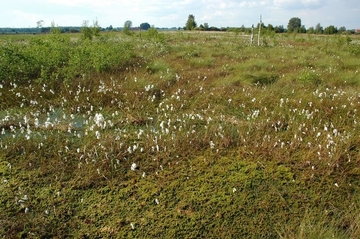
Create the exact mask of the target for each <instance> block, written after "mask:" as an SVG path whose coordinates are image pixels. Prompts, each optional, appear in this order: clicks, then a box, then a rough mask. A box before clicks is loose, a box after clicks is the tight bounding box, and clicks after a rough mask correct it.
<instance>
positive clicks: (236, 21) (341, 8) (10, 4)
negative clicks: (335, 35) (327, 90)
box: [0, 0, 360, 29]
mask: <svg viewBox="0 0 360 239" xmlns="http://www.w3.org/2000/svg"><path fill="white" fill-rule="evenodd" d="M189 14H193V15H194V16H195V21H196V22H197V23H198V25H200V24H204V23H208V24H209V26H216V27H227V26H230V27H236V26H238V27H240V26H241V25H245V26H246V27H249V26H251V24H256V23H257V22H258V20H259V16H260V15H262V18H263V22H264V23H265V24H266V25H267V24H269V23H270V24H272V25H274V26H277V25H283V26H284V27H286V26H287V24H288V22H289V19H290V18H292V17H299V18H300V19H301V20H302V24H303V25H305V27H306V28H309V27H311V26H314V27H315V26H316V24H317V23H320V24H321V26H323V27H327V26H329V25H334V26H336V27H342V26H345V27H346V28H347V29H357V28H360V0H249V1H243V0H238V1H235V0H228V1H226V0H225V1H224V0H208V1H205V0H158V1H151V0H126V1H123V0H4V1H2V3H1V8H0V27H36V22H37V21H39V20H43V21H44V26H50V25H51V22H52V21H54V22H55V23H56V25H58V26H81V25H82V23H83V21H84V20H88V21H89V23H90V25H91V24H92V22H93V20H95V19H97V20H98V22H99V24H100V26H102V27H108V26H110V25H112V26H113V27H122V26H123V25H124V22H125V21H126V20H130V21H132V23H133V26H139V25H140V24H141V23H143V22H148V23H149V24H150V25H154V26H155V27H183V26H184V25H185V23H186V20H187V18H188V16H189Z"/></svg>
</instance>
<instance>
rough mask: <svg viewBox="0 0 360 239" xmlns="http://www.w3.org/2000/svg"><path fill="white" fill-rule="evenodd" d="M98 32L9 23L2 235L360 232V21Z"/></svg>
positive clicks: (1, 60) (1, 67)
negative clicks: (350, 26) (294, 28)
mask: <svg viewBox="0 0 360 239" xmlns="http://www.w3.org/2000/svg"><path fill="white" fill-rule="evenodd" d="M84 34H85V33H77V34H61V33H60V32H57V31H53V34H41V35H2V36H0V98H1V101H0V148H1V149H0V235H1V236H2V237H4V238H359V237H360V184H359V176H360V137H359V132H360V72H359V70H360V60H359V59H360V36H359V35H345V34H344V35H340V34H339V35H332V36H329V35H315V34H297V33H283V34H275V33H274V32H263V33H262V36H261V39H260V46H257V44H250V35H245V34H242V33H236V32H199V31H191V32H188V31H173V32H170V31H169V32H158V31H157V30H156V29H154V28H151V29H149V30H148V31H142V32H128V33H127V34H125V33H122V32H107V33H100V34H98V35H97V36H94V37H86V36H84ZM255 41H256V43H257V39H256V36H255Z"/></svg>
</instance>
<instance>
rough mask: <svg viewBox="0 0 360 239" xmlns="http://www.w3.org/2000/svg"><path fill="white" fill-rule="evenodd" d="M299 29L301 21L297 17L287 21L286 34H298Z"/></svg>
mask: <svg viewBox="0 0 360 239" xmlns="http://www.w3.org/2000/svg"><path fill="white" fill-rule="evenodd" d="M300 28H301V19H300V18H298V17H293V18H291V19H290V20H289V23H288V25H287V31H288V32H299V30H300Z"/></svg>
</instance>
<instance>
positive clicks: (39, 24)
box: [36, 20, 44, 28]
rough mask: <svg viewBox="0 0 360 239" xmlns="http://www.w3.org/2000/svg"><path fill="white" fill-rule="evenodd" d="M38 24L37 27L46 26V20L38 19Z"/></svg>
mask: <svg viewBox="0 0 360 239" xmlns="http://www.w3.org/2000/svg"><path fill="white" fill-rule="evenodd" d="M36 26H37V28H42V27H43V26H44V21H43V20H40V21H37V22H36Z"/></svg>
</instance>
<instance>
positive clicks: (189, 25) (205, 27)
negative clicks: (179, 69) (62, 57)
mask: <svg viewBox="0 0 360 239" xmlns="http://www.w3.org/2000/svg"><path fill="white" fill-rule="evenodd" d="M43 24H44V21H42V20H40V21H38V22H37V27H28V28H10V27H5V28H0V33H1V34H16V33H31V34H36V33H50V32H51V31H52V29H54V28H56V29H57V31H59V32H60V33H79V32H82V33H84V32H85V35H87V36H88V37H90V36H91V31H96V33H95V35H96V34H98V32H100V31H124V32H125V33H130V32H131V30H149V29H151V28H155V27H154V26H151V25H150V24H149V23H147V22H144V23H141V24H140V26H137V27H133V25H132V22H131V21H130V20H127V21H125V23H124V25H123V27H117V28H114V27H113V26H112V25H110V26H108V27H100V25H99V23H98V21H97V20H96V21H94V24H93V26H91V27H90V26H89V24H88V21H84V22H83V24H82V26H67V27H59V26H57V27H55V23H54V22H52V23H51V27H43ZM260 26H261V28H263V29H266V30H268V31H272V32H275V33H285V32H289V33H308V34H342V33H346V34H354V33H355V29H352V30H348V29H346V27H344V26H342V27H339V28H337V27H335V26H333V25H330V26H328V27H325V28H324V27H323V26H321V24H320V23H318V24H317V25H316V26H315V27H309V28H308V29H306V27H305V25H302V23H301V19H300V18H298V17H293V18H291V19H290V20H289V22H288V25H287V28H285V27H284V26H283V25H279V26H273V25H272V24H267V25H265V24H264V23H261V25H260ZM257 27H258V25H257V26H256V28H257ZM90 28H92V30H91V31H90V30H89V29H90ZM157 29H160V28H157ZM161 29H162V30H189V31H191V30H197V31H234V32H244V33H251V30H252V28H251V27H245V26H244V25H242V26H241V27H221V28H218V27H215V26H209V24H208V23H204V24H200V25H198V24H197V22H196V21H195V16H194V15H193V14H190V15H189V16H188V19H187V21H186V23H185V26H184V27H182V28H180V27H178V28H176V27H172V28H161ZM86 31H87V33H86Z"/></svg>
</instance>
